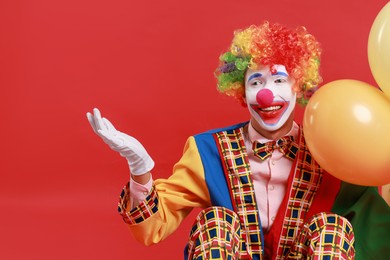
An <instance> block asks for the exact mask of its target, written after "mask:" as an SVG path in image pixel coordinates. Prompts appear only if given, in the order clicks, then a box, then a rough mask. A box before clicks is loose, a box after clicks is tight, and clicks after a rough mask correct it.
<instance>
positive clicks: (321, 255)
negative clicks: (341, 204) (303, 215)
mask: <svg viewBox="0 0 390 260" xmlns="http://www.w3.org/2000/svg"><path fill="white" fill-rule="evenodd" d="M354 241H355V238H354V233H353V229H352V225H351V223H349V221H348V220H347V219H346V218H344V217H341V216H339V215H336V214H332V213H319V214H317V215H314V216H313V217H312V218H311V219H310V220H309V221H308V222H306V223H305V225H304V226H303V228H302V229H301V232H300V233H299V235H298V237H297V239H296V241H295V243H294V245H293V246H292V247H291V250H290V253H289V255H288V256H287V259H323V260H325V259H354V258H355V249H354V246H353V245H354Z"/></svg>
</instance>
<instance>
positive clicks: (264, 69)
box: [245, 65, 296, 131]
mask: <svg viewBox="0 0 390 260" xmlns="http://www.w3.org/2000/svg"><path fill="white" fill-rule="evenodd" d="M293 86H294V79H292V78H290V77H289V75H288V73H287V71H286V68H285V67H284V65H275V66H273V67H272V72H271V71H270V67H269V66H259V67H258V68H257V69H256V70H251V69H248V70H247V72H246V74H245V99H246V103H247V105H248V109H249V112H250V114H251V117H252V120H255V121H256V122H257V123H258V125H259V126H260V127H261V128H262V129H264V130H266V131H276V130H278V129H279V128H281V127H282V126H283V125H284V124H285V123H286V121H287V120H288V119H289V117H290V115H291V113H292V112H293V111H294V108H295V102H296V93H295V92H294V91H293V89H292V87H293ZM263 89H266V91H261V90H263ZM259 91H261V92H260V93H259ZM270 91H271V92H272V95H273V98H272V95H271V93H270ZM263 92H268V93H263ZM258 93H259V94H258ZM265 94H267V95H265ZM258 101H260V102H258ZM259 103H260V104H261V105H260V104H259Z"/></svg>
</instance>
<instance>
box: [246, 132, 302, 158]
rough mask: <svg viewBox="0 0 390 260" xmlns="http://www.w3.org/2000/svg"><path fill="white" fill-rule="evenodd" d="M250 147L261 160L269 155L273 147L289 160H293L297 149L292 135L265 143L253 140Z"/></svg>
mask: <svg viewBox="0 0 390 260" xmlns="http://www.w3.org/2000/svg"><path fill="white" fill-rule="evenodd" d="M252 149H253V152H254V154H255V156H257V157H259V158H260V159H261V160H265V159H266V158H267V157H269V156H271V154H272V152H273V151H274V150H275V149H278V150H279V151H280V152H281V153H283V154H284V156H286V157H287V158H289V159H290V160H294V159H295V157H296V154H297V152H298V150H299V148H298V145H297V144H296V143H295V142H294V137H292V136H285V137H282V138H280V139H279V140H277V141H270V142H266V143H260V142H258V141H254V142H253V146H252Z"/></svg>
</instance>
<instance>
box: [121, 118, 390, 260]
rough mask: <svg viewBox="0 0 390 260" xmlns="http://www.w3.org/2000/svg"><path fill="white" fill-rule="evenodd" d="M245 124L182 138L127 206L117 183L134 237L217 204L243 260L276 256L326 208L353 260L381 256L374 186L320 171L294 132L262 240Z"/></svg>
mask: <svg viewBox="0 0 390 260" xmlns="http://www.w3.org/2000/svg"><path fill="white" fill-rule="evenodd" d="M246 124H247V123H242V124H238V125H234V126H231V127H228V128H224V129H216V130H212V131H209V132H205V133H202V134H199V135H195V136H193V137H190V138H189V139H188V140H187V143H186V145H185V149H184V153H183V156H182V158H181V159H180V161H179V162H178V163H177V164H176V165H175V166H174V169H173V174H172V176H171V177H169V178H168V179H158V180H156V181H155V182H154V186H153V189H152V191H151V192H150V194H149V195H148V196H147V198H146V199H145V201H144V202H142V203H141V204H140V205H139V206H138V207H136V208H134V209H129V208H128V205H129V201H128V200H129V199H128V198H129V195H128V194H129V185H127V186H125V188H124V189H123V191H122V193H121V196H120V201H119V207H118V211H119V213H120V214H121V215H122V217H123V219H124V221H125V222H126V223H127V224H128V225H129V228H130V230H131V232H132V233H133V235H134V236H135V238H136V239H137V240H139V241H140V242H142V243H144V244H146V245H150V244H153V243H158V242H159V241H160V240H162V239H164V238H166V237H167V236H169V235H170V234H171V233H172V232H174V231H175V230H176V228H177V227H178V226H179V224H180V223H181V221H182V220H183V219H184V218H185V217H186V216H187V215H188V214H189V213H190V212H191V210H192V209H193V208H207V207H210V206H222V207H226V208H229V209H231V210H234V211H235V212H236V213H237V214H238V215H239V217H240V220H241V228H242V234H243V238H244V240H245V242H246V243H245V244H244V245H243V246H244V247H245V249H246V251H247V254H248V255H250V258H251V259H261V258H262V257H261V255H262V254H264V250H265V249H267V250H266V251H267V254H270V255H268V257H269V258H270V259H282V258H283V257H284V256H285V255H286V254H287V253H288V251H289V249H290V246H291V244H292V243H293V241H294V239H295V237H296V235H297V234H298V232H299V228H300V226H301V225H302V224H303V223H304V222H305V221H306V220H307V219H308V218H310V217H311V216H313V215H314V214H316V213H319V212H334V213H336V214H340V215H342V216H345V217H346V218H347V219H348V220H350V222H351V223H352V226H353V228H354V232H355V249H356V259H358V260H359V259H388V258H387V257H389V256H390V208H389V206H388V205H387V204H386V202H384V200H383V199H382V198H381V197H380V196H379V194H378V192H377V190H376V189H375V188H374V187H363V186H357V185H352V184H347V183H343V182H341V181H340V180H338V179H336V178H334V177H332V176H331V175H330V174H328V173H327V172H325V171H324V170H322V169H321V167H320V166H319V165H318V164H317V163H316V162H315V160H314V159H313V158H312V156H311V154H310V152H309V150H308V149H307V147H306V144H305V140H304V136H303V132H302V130H300V134H299V138H298V140H297V141H296V142H297V144H298V147H299V150H297V151H296V158H295V160H294V163H293V167H292V169H291V172H290V176H289V181H288V187H287V192H286V194H285V197H284V200H283V202H282V204H281V206H280V208H279V212H278V215H277V217H276V219H275V221H274V223H273V225H272V228H271V229H270V230H269V232H268V233H267V238H266V243H265V241H264V236H263V232H262V230H261V220H260V216H259V213H258V210H257V206H256V198H255V192H254V188H253V181H252V178H251V169H250V165H249V160H248V156H247V153H246V149H247V148H246V147H245V142H244V138H243V133H244V131H245V126H246ZM340 163H342V162H340ZM297 201H298V202H297ZM248 259H249V258H248Z"/></svg>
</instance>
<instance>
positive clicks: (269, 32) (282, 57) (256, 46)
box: [215, 21, 322, 105]
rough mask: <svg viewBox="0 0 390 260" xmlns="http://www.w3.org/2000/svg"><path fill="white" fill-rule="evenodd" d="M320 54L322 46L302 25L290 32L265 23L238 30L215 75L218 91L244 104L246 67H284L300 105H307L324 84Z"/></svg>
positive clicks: (279, 26)
mask: <svg viewBox="0 0 390 260" xmlns="http://www.w3.org/2000/svg"><path fill="white" fill-rule="evenodd" d="M320 55H321V48H320V45H319V43H318V42H317V40H316V39H315V38H314V36H313V35H311V34H309V33H308V32H307V30H306V28H305V27H302V26H300V27H297V28H295V29H289V28H287V27H285V26H283V25H280V24H277V23H273V24H271V23H270V22H268V21H265V22H264V23H263V24H261V25H259V26H256V25H252V26H250V27H248V28H246V29H244V30H237V31H235V32H234V38H233V41H232V44H231V46H230V48H229V50H228V51H227V52H225V53H224V54H222V55H221V56H220V64H219V67H218V68H217V70H216V72H215V76H216V78H217V80H218V90H219V91H220V92H222V93H224V94H226V95H229V96H234V97H235V98H237V99H238V100H239V101H240V102H241V103H242V104H244V99H243V98H244V94H245V84H244V78H245V72H246V70H247V68H251V69H256V68H257V66H258V65H263V66H270V67H272V66H273V65H275V64H281V65H284V66H285V67H286V70H287V72H288V73H289V75H290V76H291V77H292V78H294V79H295V85H294V86H293V89H294V91H295V92H296V93H297V102H298V103H300V104H302V105H305V104H306V103H307V102H308V99H309V98H310V96H311V95H312V93H313V92H314V90H315V89H316V87H317V86H318V84H320V83H321V81H322V78H321V76H320V74H319V66H320Z"/></svg>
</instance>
